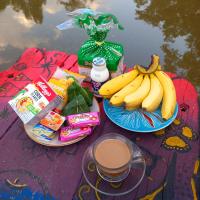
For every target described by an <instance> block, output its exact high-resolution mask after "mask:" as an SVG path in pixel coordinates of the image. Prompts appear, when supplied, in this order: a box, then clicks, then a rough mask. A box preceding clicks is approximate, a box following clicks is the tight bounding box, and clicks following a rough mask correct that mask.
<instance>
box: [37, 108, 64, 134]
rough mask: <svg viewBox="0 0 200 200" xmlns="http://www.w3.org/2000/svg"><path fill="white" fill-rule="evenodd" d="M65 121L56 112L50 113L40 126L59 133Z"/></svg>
mask: <svg viewBox="0 0 200 200" xmlns="http://www.w3.org/2000/svg"><path fill="white" fill-rule="evenodd" d="M64 121H65V117H63V116H61V115H59V114H58V113H56V112H53V111H50V112H49V113H48V114H47V115H46V116H45V117H44V118H43V119H42V120H41V121H40V124H42V125H44V126H46V127H48V128H50V129H52V130H54V131H57V130H58V129H59V128H60V127H61V126H62V124H63V123H64Z"/></svg>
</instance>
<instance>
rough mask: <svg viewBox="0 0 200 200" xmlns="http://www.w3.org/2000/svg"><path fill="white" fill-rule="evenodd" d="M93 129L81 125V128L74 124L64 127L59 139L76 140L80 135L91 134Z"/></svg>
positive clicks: (64, 140)
mask: <svg viewBox="0 0 200 200" xmlns="http://www.w3.org/2000/svg"><path fill="white" fill-rule="evenodd" d="M91 132H92V129H91V128H90V127H80V128H73V127H72V126H68V127H63V128H61V131H60V137H59V140H60V141H63V142H66V141H70V140H74V139H76V138H78V137H82V136H85V135H90V134H91Z"/></svg>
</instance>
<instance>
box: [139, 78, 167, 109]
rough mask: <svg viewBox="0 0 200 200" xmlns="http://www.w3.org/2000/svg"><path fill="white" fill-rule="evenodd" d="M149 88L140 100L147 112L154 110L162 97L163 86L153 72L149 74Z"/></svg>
mask: <svg viewBox="0 0 200 200" xmlns="http://www.w3.org/2000/svg"><path fill="white" fill-rule="evenodd" d="M150 82H151V88H150V92H149V94H148V95H147V97H146V98H145V99H144V100H143V102H142V108H144V109H145V110H146V111H148V112H153V111H155V110H156V109H157V108H158V106H159V105H160V102H161V101H162V98H163V88H162V85H161V83H160V81H159V80H158V78H157V77H156V76H155V75H154V74H150Z"/></svg>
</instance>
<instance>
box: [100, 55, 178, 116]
mask: <svg viewBox="0 0 200 200" xmlns="http://www.w3.org/2000/svg"><path fill="white" fill-rule="evenodd" d="M99 94H100V95H101V96H103V97H104V98H109V99H110V103H111V105H113V106H121V105H125V108H126V109H127V110H134V109H137V108H139V107H142V108H143V109H144V110H146V111H148V112H153V111H155V110H156V109H157V108H158V107H159V105H160V104H161V103H162V107H161V114H162V118H163V119H165V120H168V119H169V118H170V117H172V115H173V113H174V110H175V107H176V91H175V87H174V84H173V82H172V80H171V78H170V77H169V76H168V75H167V74H166V73H164V72H163V71H161V66H160V65H159V56H157V55H152V59H151V64H150V65H149V67H148V69H145V68H144V67H142V66H140V65H135V66H134V67H133V69H132V70H131V71H130V72H127V73H125V74H122V75H120V76H118V77H115V78H113V79H111V80H110V81H108V82H106V83H105V84H104V85H102V87H101V88H100V90H99Z"/></svg>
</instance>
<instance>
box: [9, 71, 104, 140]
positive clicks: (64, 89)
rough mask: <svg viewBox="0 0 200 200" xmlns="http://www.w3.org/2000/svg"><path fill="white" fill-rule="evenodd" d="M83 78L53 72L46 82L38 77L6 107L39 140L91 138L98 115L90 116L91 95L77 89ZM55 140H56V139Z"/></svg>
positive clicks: (62, 72)
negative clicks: (29, 128)
mask: <svg viewBox="0 0 200 200" xmlns="http://www.w3.org/2000/svg"><path fill="white" fill-rule="evenodd" d="M84 78H85V77H84V76H82V75H79V74H76V73H72V72H69V71H63V70H62V69H60V68H57V70H56V71H55V73H54V74H53V76H52V77H51V79H50V80H49V81H48V82H46V80H44V79H43V78H42V77H40V78H39V79H37V80H36V81H34V82H33V83H30V84H28V85H27V86H26V87H25V88H24V89H23V90H21V91H20V92H19V93H18V94H17V95H16V96H15V97H14V98H13V99H12V100H10V101H9V104H10V105H11V107H12V108H13V109H14V111H15V112H16V113H17V115H18V116H19V117H20V118H21V120H22V121H23V123H24V124H26V125H28V126H30V127H31V132H32V133H33V134H34V136H35V137H36V138H37V139H38V140H40V141H45V142H49V141H52V140H54V139H55V138H58V140H59V141H61V142H68V141H71V140H74V139H77V138H80V137H85V136H86V135H89V134H91V130H92V129H91V127H93V126H96V125H99V123H100V119H99V113H98V112H90V107H91V106H92V104H93V95H92V93H90V92H89V91H88V90H87V89H85V88H83V87H81V83H82V81H83V79H84ZM56 136H57V137H56Z"/></svg>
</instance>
